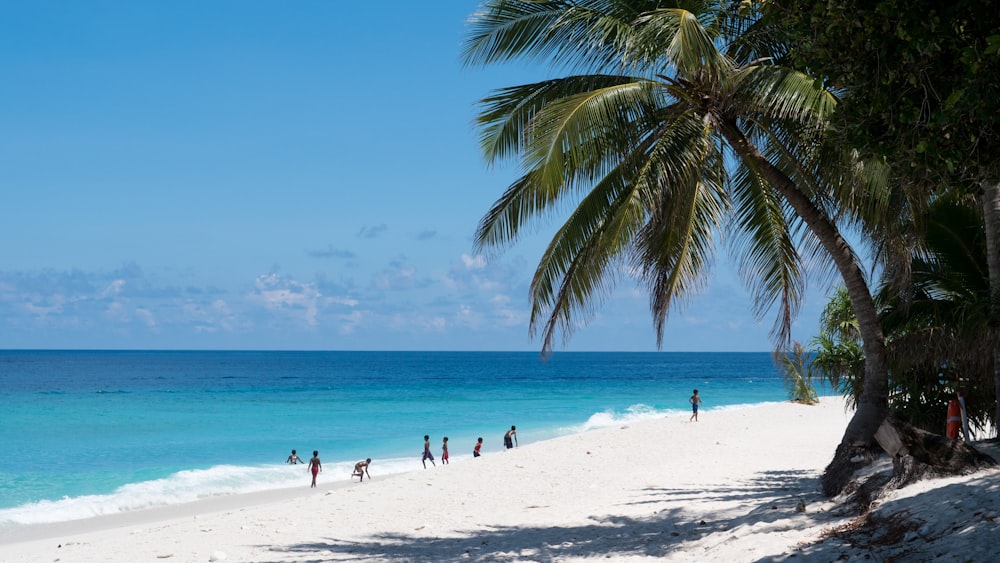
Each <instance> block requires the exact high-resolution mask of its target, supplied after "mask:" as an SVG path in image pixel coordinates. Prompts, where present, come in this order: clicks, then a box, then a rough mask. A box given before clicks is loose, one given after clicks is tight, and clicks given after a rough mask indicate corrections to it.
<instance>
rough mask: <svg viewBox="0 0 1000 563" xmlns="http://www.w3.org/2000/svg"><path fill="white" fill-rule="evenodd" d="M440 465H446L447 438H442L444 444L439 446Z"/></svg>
mask: <svg viewBox="0 0 1000 563" xmlns="http://www.w3.org/2000/svg"><path fill="white" fill-rule="evenodd" d="M441 465H448V437H447V436H445V437H444V443H442V444H441Z"/></svg>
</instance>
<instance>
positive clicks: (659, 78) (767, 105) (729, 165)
mask: <svg viewBox="0 0 1000 563" xmlns="http://www.w3.org/2000/svg"><path fill="white" fill-rule="evenodd" d="M758 16H759V14H758V13H757V12H756V11H755V4H754V3H750V2H657V1H641V0H486V1H485V2H484V4H483V5H482V6H481V8H480V10H479V11H477V12H476V13H475V14H474V15H473V16H472V17H471V20H470V31H469V34H468V37H467V40H466V44H465V61H466V62H467V64H470V65H486V64H493V63H498V62H503V61H507V60H513V59H528V60H546V61H548V62H549V63H551V64H552V65H553V66H554V67H555V68H557V69H559V70H563V69H570V70H572V71H576V72H579V73H578V74H570V75H569V76H564V77H559V78H553V79H550V80H544V81H541V82H537V83H534V84H526V85H522V86H514V87H509V88H504V89H501V90H498V91H496V92H494V93H493V94H492V95H491V96H490V97H488V98H486V99H485V100H483V102H482V111H481V113H480V116H479V124H480V126H481V128H482V134H481V145H482V149H483V151H484V155H485V157H486V159H487V161H488V162H490V163H495V162H497V161H500V160H504V159H508V158H515V157H520V160H521V164H522V167H523V170H524V173H523V175H522V176H521V177H520V178H518V179H517V180H516V181H515V182H514V183H513V184H512V185H511V186H510V187H509V188H508V189H507V191H506V192H505V193H504V194H503V196H502V197H501V198H500V199H499V200H498V201H497V202H496V203H495V204H494V206H493V207H492V208H491V209H490V210H489V212H488V213H487V214H486V215H485V216H484V217H483V219H482V220H481V222H480V224H479V227H478V230H477V233H476V243H477V245H478V247H479V250H484V249H496V250H499V249H502V248H504V247H505V246H506V245H509V244H511V243H513V242H515V241H516V240H517V238H518V236H519V235H520V234H521V232H522V229H523V228H524V227H525V226H526V225H527V224H529V222H530V220H532V219H537V218H540V217H546V216H549V215H551V214H553V213H555V212H556V211H557V210H559V209H564V208H565V207H564V206H565V205H567V204H569V205H571V206H572V207H571V209H570V210H569V217H568V218H567V219H566V221H565V222H564V223H563V224H562V226H561V227H560V228H559V229H558V231H557V232H556V234H555V236H554V237H553V239H552V241H551V242H550V244H549V245H548V247H547V249H546V251H545V253H544V254H543V256H542V257H541V260H540V262H539V265H538V267H537V269H536V272H535V275H534V278H533V280H532V285H531V300H532V313H531V329H532V331H533V332H534V331H537V330H539V329H540V330H541V332H542V335H543V351H549V350H551V348H552V345H553V338H554V335H555V334H556V332H557V330H558V329H562V331H563V334H564V337H566V338H568V337H569V335H570V334H571V333H572V331H573V329H574V327H575V323H576V316H577V314H578V313H581V312H582V313H586V312H587V311H588V310H589V309H590V307H592V306H594V302H595V301H599V300H600V299H601V298H602V297H603V296H605V295H606V294H607V291H608V290H609V289H610V287H611V286H612V285H613V283H614V282H615V281H617V279H619V276H620V275H621V272H622V271H623V270H626V269H627V271H628V272H630V273H634V275H635V276H637V277H638V278H639V279H640V280H641V281H642V282H643V283H644V285H646V286H647V287H648V289H649V292H650V306H651V309H652V313H653V319H654V326H655V330H656V335H657V344H658V345H659V344H661V343H662V338H663V327H664V323H665V322H666V318H667V315H668V312H669V310H670V308H671V306H672V305H673V303H674V301H675V300H678V299H681V300H682V299H683V298H685V297H686V296H688V295H690V294H691V293H692V292H694V291H696V290H697V289H698V288H699V287H700V284H701V282H702V281H703V280H704V276H705V275H706V272H707V267H708V266H709V265H710V263H711V260H712V257H713V256H712V251H713V248H714V237H716V236H717V235H718V234H719V232H720V231H725V233H726V234H727V235H729V236H731V237H732V240H734V241H735V243H734V244H733V250H734V254H736V255H737V258H738V260H739V262H740V272H741V274H742V276H743V278H744V281H745V282H747V283H748V284H749V285H750V287H751V289H752V291H753V296H754V307H755V313H756V314H757V315H758V316H760V315H762V314H763V313H764V312H765V311H767V310H769V309H770V308H771V307H772V306H774V305H777V308H778V311H779V313H778V320H777V321H776V323H775V330H774V331H773V333H772V334H773V336H774V338H775V340H776V341H778V342H779V343H781V344H785V343H787V342H788V341H789V340H790V339H789V334H790V323H791V319H792V318H793V317H794V315H795V313H796V312H797V307H798V305H799V302H800V299H801V296H802V291H803V287H804V283H803V276H804V272H803V259H802V256H801V255H800V253H799V252H798V250H797V249H798V248H799V244H800V243H802V242H806V243H807V244H811V245H813V246H812V247H813V248H816V247H818V248H821V249H823V250H825V252H826V253H827V254H828V255H829V257H830V258H832V261H833V263H834V264H835V266H836V268H837V270H838V271H839V273H840V275H841V277H842V278H843V281H844V285H845V287H846V288H847V291H848V294H849V295H850V298H851V303H852V305H853V308H854V310H855V313H856V315H857V318H858V325H859V329H860V332H861V334H862V337H863V342H864V349H865V356H866V359H867V361H866V372H865V374H866V375H865V377H866V384H865V392H864V395H863V396H862V397H861V398H860V400H859V409H858V411H857V413H856V414H855V416H854V418H853V419H852V421H851V423H850V424H849V425H848V428H847V431H846V432H845V435H844V439H843V441H842V444H841V446H840V447H838V455H837V460H838V461H837V463H838V464H840V465H844V464H846V463H847V460H848V459H850V457H851V456H853V455H854V453H855V451H856V449H857V448H868V447H871V446H872V445H873V444H874V441H873V436H874V433H875V430H876V429H877V428H878V426H879V424H880V423H881V421H882V419H883V418H884V416H885V413H886V396H887V381H886V368H885V365H886V364H885V354H884V352H885V350H884V339H883V336H882V332H881V328H880V326H879V322H878V316H877V314H876V311H875V305H874V302H873V300H872V296H871V293H870V291H869V288H868V285H867V282H866V280H865V276H864V273H863V271H862V269H861V268H860V266H859V263H858V259H857V257H856V255H855V254H854V252H853V251H852V249H851V248H850V246H849V245H848V243H847V242H846V240H845V239H844V237H843V236H842V235H841V233H840V231H839V229H838V226H837V224H836V223H835V222H834V220H833V218H832V214H831V213H830V212H828V211H826V210H825V206H827V205H829V198H828V194H829V192H830V189H831V180H830V178H824V177H823V176H822V175H821V174H820V172H821V171H823V170H824V167H823V166H822V164H821V161H820V157H821V156H823V155H822V154H821V153H820V152H819V151H818V150H816V147H817V142H816V141H817V140H818V138H819V135H820V134H821V133H822V130H823V126H824V124H825V119H826V118H827V116H828V115H829V113H830V112H831V111H832V109H833V108H834V106H835V98H834V97H833V95H832V94H830V93H829V92H827V91H825V90H823V89H822V88H820V87H818V86H817V84H816V82H815V81H814V80H812V79H811V78H810V77H808V76H806V75H804V74H802V73H799V72H795V71H793V70H790V69H788V68H784V67H782V66H780V65H777V64H775V61H776V59H775V56H774V55H776V54H777V52H778V49H780V42H778V41H776V40H775V39H774V37H773V36H772V35H771V34H769V33H768V30H767V26H766V25H764V22H763V21H762V20H761V19H760V18H759V17H758ZM831 178H832V176H831ZM802 225H804V226H805V227H806V229H802V228H801V227H802ZM799 236H801V237H803V238H799ZM778 347H779V348H780V347H781V346H780V345H779V346H778ZM831 467H832V466H831ZM827 473H828V474H830V473H831V471H830V469H828V472H827ZM837 479H838V480H839V477H838V478H837ZM840 486H842V483H839V482H837V483H835V484H833V485H831V486H825V489H826V490H827V492H828V493H834V492H837V491H836V490H835V489H836V488H839V487H840Z"/></svg>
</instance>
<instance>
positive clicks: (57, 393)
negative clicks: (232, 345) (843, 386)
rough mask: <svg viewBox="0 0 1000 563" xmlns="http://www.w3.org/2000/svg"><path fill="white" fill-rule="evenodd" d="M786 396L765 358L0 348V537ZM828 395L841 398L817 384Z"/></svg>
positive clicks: (760, 355)
mask: <svg viewBox="0 0 1000 563" xmlns="http://www.w3.org/2000/svg"><path fill="white" fill-rule="evenodd" d="M694 388H698V389H699V391H700V394H701V395H702V397H703V404H702V409H703V411H707V413H710V412H711V410H712V409H717V408H731V407H735V406H739V405H747V404H756V403H761V402H769V401H781V400H785V399H787V393H786V391H785V389H784V385H783V381H782V378H781V376H780V374H779V373H778V371H777V370H776V369H775V367H774V365H773V363H772V361H771V357H770V355H769V354H767V353H557V354H555V355H554V356H553V357H552V358H550V359H549V360H548V361H542V360H541V359H540V357H539V355H538V354H537V353H534V352H523V353H520V352H496V353H494V352H193V351H192V352H133V351H127V352H126V351H121V352H114V351H0V406H2V414H0V421H2V434H3V451H4V452H6V454H7V455H5V456H2V457H0V525H16V524H23V523H34V522H50V521H59V520H69V519H74V518H83V517H89V516H94V515H98V514H109V513H114V512H119V511H123V510H133V509H137V508H143V507H148V506H154V505H160V504H170V503H177V502H186V501H190V500H195V499H197V498H201V497H204V496H209V495H218V494H230V493H240V492H250V491H255V490H262V489H270V488H279V487H286V486H301V485H304V484H305V485H307V484H308V482H307V480H306V477H305V475H306V474H305V471H304V468H303V466H288V465H285V464H283V463H282V462H283V461H284V460H285V458H286V457H287V456H288V454H289V452H290V450H291V449H292V448H295V449H297V450H298V452H299V454H300V455H302V457H303V458H305V459H308V458H309V457H310V455H311V452H312V450H319V452H320V457H321V458H322V459H323V463H324V469H325V471H324V473H323V474H322V477H321V478H322V479H328V480H337V479H342V480H346V479H348V477H349V474H350V469H351V467H353V463H354V461H356V460H358V459H362V458H366V457H371V458H373V459H374V460H375V461H374V462H373V464H372V474H373V475H378V474H383V475H384V474H386V473H389V472H398V471H406V470H410V469H418V468H420V457H419V454H420V452H421V449H422V445H423V435H424V434H429V435H431V443H432V444H433V445H434V449H433V451H434V454H435V456H437V455H438V454H439V453H440V444H441V438H442V436H448V437H449V444H450V445H451V448H450V450H451V456H452V458H453V459H456V458H461V457H465V456H469V455H471V452H472V447H473V444H474V443H475V439H476V438H477V437H478V436H482V437H483V438H484V444H485V445H484V448H483V451H484V452H485V453H489V452H493V451H498V450H500V449H501V448H502V436H503V432H504V431H505V430H506V429H507V428H509V427H510V425H511V424H516V425H517V427H518V436H519V439H520V443H522V444H524V443H528V442H532V441H537V440H542V439H546V438H551V437H554V436H557V435H562V434H569V433H574V432H582V431H586V430H588V429H591V428H597V427H601V426H608V425H612V424H621V423H622V422H624V421H629V420H636V419H643V418H651V417H661V416H665V415H676V416H682V415H683V414H684V413H687V412H688V411H689V406H688V403H687V398H688V397H689V396H690V394H691V390H692V389H694ZM822 392H824V393H829V390H823V391H822Z"/></svg>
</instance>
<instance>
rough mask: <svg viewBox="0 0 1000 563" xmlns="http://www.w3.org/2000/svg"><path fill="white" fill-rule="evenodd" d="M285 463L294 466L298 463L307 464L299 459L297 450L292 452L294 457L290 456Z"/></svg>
mask: <svg viewBox="0 0 1000 563" xmlns="http://www.w3.org/2000/svg"><path fill="white" fill-rule="evenodd" d="M285 463H291V464H292V465H295V464H296V463H305V462H304V461H302V458H300V457H299V454H297V453H295V450H292V455H290V456H288V459H286V460H285Z"/></svg>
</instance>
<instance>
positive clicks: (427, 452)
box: [285, 391, 697, 487]
mask: <svg viewBox="0 0 1000 563" xmlns="http://www.w3.org/2000/svg"><path fill="white" fill-rule="evenodd" d="M695 393H696V394H697V391H696V392H695ZM503 446H504V448H505V449H508V450H509V449H511V448H515V447H517V426H514V425H513V424H512V425H511V426H510V430H508V431H507V432H506V433H505V434H504V435H503ZM482 449H483V439H482V438H481V437H480V438H478V439H476V445H475V446H474V447H473V449H472V457H479V456H481V455H482ZM428 460H430V462H431V465H434V466H435V467H436V464H435V463H434V454H432V453H431V437H430V436H429V435H427V434H425V435H424V455H423V458H422V459H421V463H423V465H424V469H427V461H428ZM285 463H290V464H292V465H296V464H299V463H306V462H305V461H302V458H300V457H299V454H298V453H296V451H295V450H292V453H291V455H289V456H288V459H286V460H285ZM371 463H372V458H368V459H365V460H362V461H359V462H357V463H355V464H354V473H351V477H352V478H353V477H360V478H361V481H364V480H365V475H367V476H368V478H369V479H371V478H372V476H371V474H370V473H368V466H369V465H371ZM441 464H442V465H447V464H448V437H447V436H445V437H444V440H443V442H442V443H441ZM306 471H308V472H310V473H312V484H311V485H310V486H311V487H316V476H317V475H319V473H320V472H321V471H323V463H322V462H321V461H320V459H319V451H317V450H313V456H312V459H310V460H309V462H308V465H307V466H306Z"/></svg>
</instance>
